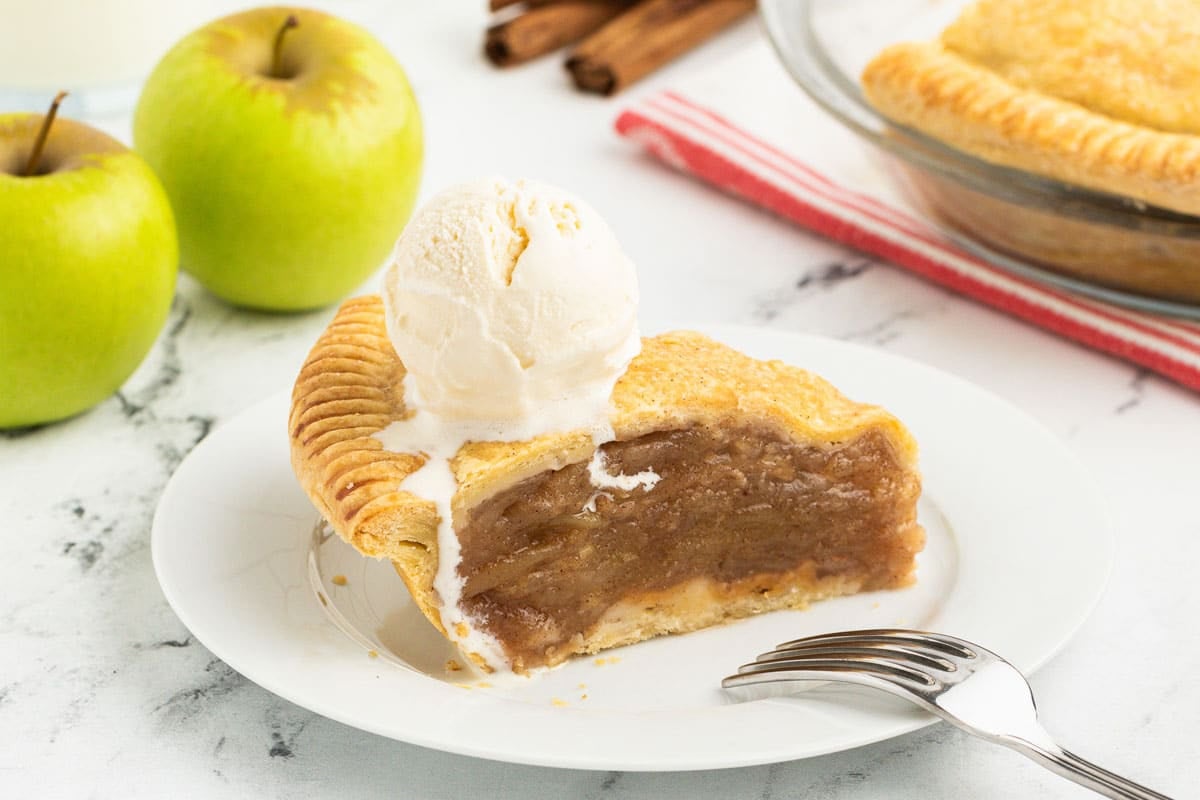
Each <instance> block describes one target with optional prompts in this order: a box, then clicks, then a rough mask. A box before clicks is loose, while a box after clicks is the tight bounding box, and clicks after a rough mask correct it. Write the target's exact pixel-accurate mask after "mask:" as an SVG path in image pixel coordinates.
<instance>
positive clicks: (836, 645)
mask: <svg viewBox="0 0 1200 800" xmlns="http://www.w3.org/2000/svg"><path fill="white" fill-rule="evenodd" d="M780 681H784V682H787V681H838V682H843V683H854V684H859V685H862V686H870V687H873V688H875V689H882V690H883V691H885V692H888V693H890V694H894V695H896V696H898V697H903V698H904V699H906V700H910V701H912V702H913V703H916V704H917V705H919V706H920V707H921V708H924V709H925V710H926V711H931V712H933V713H934V714H936V715H938V716H939V717H941V718H942V719H944V720H946V721H947V722H949V723H951V724H952V725H956V726H957V727H959V728H962V729H963V730H964V731H966V732H967V733H970V734H973V735H975V736H979V737H981V738H983V739H987V740H989V741H992V742H996V743H997V744H1002V745H1004V746H1006V747H1011V748H1012V749H1013V750H1016V751H1017V752H1019V753H1023V754H1024V755H1026V756H1028V757H1030V758H1032V759H1033V760H1034V761H1036V762H1038V763H1039V764H1041V765H1042V766H1045V767H1047V768H1049V769H1051V770H1053V771H1054V772H1056V773H1058V774H1059V775H1062V776H1063V777H1064V778H1068V779H1070V780H1072V781H1075V782H1076V783H1078V784H1080V785H1082V786H1086V787H1087V788H1089V789H1091V790H1093V791H1095V792H1098V793H1099V794H1102V795H1104V796H1105V797H1113V798H1119V799H1120V800H1170V798H1169V797H1167V796H1166V795H1163V794H1159V793H1158V792H1155V791H1151V790H1150V789H1147V788H1146V787H1144V786H1141V785H1139V784H1136V783H1134V782H1133V781H1131V780H1128V779H1127V778H1122V777H1121V776H1120V775H1116V774H1114V773H1112V772H1109V771H1108V770H1106V769H1102V768H1100V767H1098V766H1096V765H1095V764H1093V763H1091V762H1089V761H1085V760H1084V759H1082V758H1080V757H1079V756H1077V755H1075V754H1074V753H1071V752H1068V751H1067V750H1064V749H1062V748H1061V747H1059V746H1058V745H1056V744H1055V743H1054V741H1053V740H1052V739H1051V738H1050V735H1049V734H1048V733H1046V731H1045V729H1043V728H1042V726H1041V724H1040V723H1039V722H1038V717H1037V707H1036V705H1035V704H1034V700H1033V691H1032V690H1031V689H1030V688H1029V683H1028V682H1027V681H1026V680H1025V677H1024V676H1023V675H1022V674H1021V673H1020V671H1018V670H1017V668H1016V667H1014V666H1013V665H1012V664H1010V663H1008V662H1007V661H1005V660H1004V659H1003V658H1001V657H1000V656H998V655H996V654H995V653H993V652H991V651H990V650H985V649H984V648H982V647H980V646H979V645H977V644H972V643H971V642H967V641H964V640H963V639H959V638H956V637H954V636H947V635H945V634H941V633H927V632H925V631H911V630H900V629H895V628H880V629H873V630H861V631H845V632H843V633H830V634H825V635H822V636H810V637H807V638H805V639H796V640H794V641H791V642H785V643H783V644H781V645H779V646H778V647H776V648H775V649H774V650H772V651H771V652H769V653H763V654H762V655H761V656H759V657H758V659H757V660H756V661H754V662H752V663H750V664H745V665H743V666H742V667H740V668H738V673H737V674H736V675H730V676H729V677H728V678H725V679H724V680H723V681H721V685H722V686H724V687H725V688H726V689H733V688H737V687H744V686H749V685H752V684H759V683H774V682H780Z"/></svg>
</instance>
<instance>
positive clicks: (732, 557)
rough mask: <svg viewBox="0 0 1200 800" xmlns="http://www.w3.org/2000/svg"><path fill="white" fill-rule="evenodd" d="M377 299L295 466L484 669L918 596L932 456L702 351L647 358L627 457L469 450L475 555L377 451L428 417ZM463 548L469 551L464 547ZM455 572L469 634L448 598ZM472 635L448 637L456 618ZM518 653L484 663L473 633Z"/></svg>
mask: <svg viewBox="0 0 1200 800" xmlns="http://www.w3.org/2000/svg"><path fill="white" fill-rule="evenodd" d="M404 376H405V367H404V365H403V364H402V363H401V361H400V359H399V357H398V356H397V355H396V352H395V350H394V349H393V345H392V343H391V341H390V340H389V337H388V332H387V330H386V326H385V314H384V308H383V304H382V303H381V301H380V299H379V298H378V297H375V296H368V297H362V298H358V299H355V300H351V301H348V302H347V303H346V304H345V305H343V306H342V308H341V309H340V310H339V311H338V313H337V315H336V317H335V318H334V320H333V321H332V323H331V324H330V325H329V327H328V329H327V330H326V331H325V332H324V334H323V335H322V336H321V338H320V340H319V341H318V342H317V343H316V345H315V347H314V348H313V350H312V352H311V354H310V355H309V357H308V359H307V361H306V363H305V365H304V367H303V369H302V371H301V373H300V376H299V378H298V379H297V382H296V385H295V390H294V392H293V396H292V409H291V417H290V421H289V430H290V435H291V443H292V460H293V464H294V467H295V470H296V473H297V475H298V476H299V479H300V481H301V483H302V484H303V486H304V489H305V490H306V491H307V493H308V495H309V496H310V497H311V498H312V500H313V502H314V504H315V505H316V506H317V508H318V509H319V510H320V511H321V513H322V514H324V516H325V517H326V518H327V520H328V521H329V522H330V523H331V525H332V526H333V527H334V528H335V529H336V530H337V532H338V533H339V534H340V535H341V536H342V537H343V538H345V540H346V541H348V542H350V543H351V544H353V545H354V546H355V547H356V548H357V549H358V550H359V551H361V552H362V553H363V554H365V555H367V556H373V557H378V558H387V559H390V560H391V561H392V563H393V564H394V565H395V568H396V571H397V572H398V573H399V575H400V577H401V578H403V580H404V582H405V583H406V584H407V586H408V588H409V590H410V591H411V593H412V596H413V598H414V599H415V601H416V603H417V604H418V605H419V606H420V608H421V610H422V611H423V612H424V613H425V615H426V616H427V617H428V618H429V621H430V622H432V623H433V624H434V625H435V626H437V627H438V628H439V629H440V630H442V632H443V633H446V634H447V635H449V636H450V638H452V639H454V640H455V641H457V642H458V643H459V646H460V648H463V649H464V651H465V652H466V655H468V656H469V657H471V658H472V659H473V660H475V661H476V662H477V663H479V664H480V665H481V666H483V667H485V668H488V669H492V668H501V669H502V668H505V667H508V668H511V669H514V670H516V671H518V672H527V671H529V670H531V669H534V668H537V667H543V666H550V665H554V664H556V663H559V662H561V661H563V660H564V659H566V658H568V657H570V656H571V655H573V654H580V653H592V652H595V651H598V650H601V649H603V648H608V647H613V646H616V645H622V644H627V643H631V642H636V641H639V640H642V639H647V638H649V637H652V636H657V635H660V634H667V633H679V632H684V631H691V630H695V629H697V628H701V627H705V626H708V625H713V624H715V623H720V622H723V621H727V620H731V619H735V618H739V617H744V616H747V615H751V614H756V613H759V612H764V611H770V610H774V609H783V608H801V607H803V606H805V605H806V604H807V603H809V602H811V601H813V600H818V599H821V598H827V597H833V596H837V595H845V594H851V593H854V592H860V591H865V590H871V589H884V588H893V587H900V586H905V585H907V584H908V583H910V582H911V581H912V580H913V576H914V558H915V555H916V554H917V552H918V551H919V550H920V549H921V547H922V545H923V541H924V533H923V531H922V529H921V528H920V526H919V525H918V523H917V520H916V503H917V498H918V495H919V493H920V478H919V476H918V472H917V469H916V447H915V445H914V442H913V439H912V437H911V436H910V435H909V433H908V432H907V431H906V430H905V428H904V427H903V426H902V425H901V423H900V422H899V421H898V420H897V419H896V418H895V417H893V416H892V415H891V414H889V413H887V412H886V411H884V410H883V409H881V408H878V407H875V406H869V405H863V404H860V403H855V402H852V401H850V400H848V399H847V398H845V397H843V396H842V395H841V394H839V393H838V391H837V390H835V389H834V388H833V387H832V386H831V385H830V384H829V383H827V382H826V381H824V380H822V379H821V378H818V377H816V376H814V375H812V374H810V373H808V372H805V371H803V370H801V369H797V368H795V367H791V366H788V365H785V364H782V363H779V362H763V361H756V360H754V359H751V358H749V357H747V356H745V355H742V354H741V353H738V352H737V351H735V350H732V349H730V348H729V347H726V346H724V345H721V344H718V343H717V342H714V341H712V340H710V339H708V338H706V337H704V336H701V335H699V334H696V333H689V332H677V333H670V334H665V335H661V336H656V337H652V338H646V339H643V340H642V347H641V352H640V354H639V355H637V356H636V357H635V358H634V359H633V361H632V363H631V364H630V365H629V367H628V369H627V370H626V371H625V373H624V374H623V376H622V377H621V378H620V379H619V380H618V381H617V383H616V385H615V388H614V389H613V391H612V395H611V403H610V420H611V424H612V433H613V438H612V440H611V441H608V442H607V443H603V444H601V445H600V446H599V447H597V445H596V444H595V439H594V438H593V437H592V436H591V435H590V434H589V433H588V432H586V431H582V430H581V431H576V432H561V433H549V434H543V435H540V436H536V437H534V438H532V439H529V440H526V441H508V442H482V441H475V442H467V443H466V444H465V445H463V446H462V447H461V449H459V450H458V452H457V455H456V456H455V457H453V458H452V459H451V461H450V468H451V472H452V474H453V478H454V481H455V487H456V488H455V491H454V494H453V498H452V500H451V503H450V508H451V509H452V514H451V516H452V520H451V523H452V528H451V530H452V535H453V537H454V538H453V542H454V544H455V547H456V548H457V550H458V552H457V553H454V554H452V553H447V552H444V551H445V550H446V549H447V548H445V547H444V546H441V545H439V527H438V526H439V518H438V511H437V506H436V505H435V503H433V502H431V501H430V500H429V499H427V498H424V497H421V496H418V495H417V494H414V493H410V492H409V491H406V490H405V488H404V486H403V485H402V484H403V482H404V481H405V479H406V478H407V477H409V476H410V475H412V474H413V473H415V472H416V471H417V470H418V469H419V468H421V467H422V465H423V464H424V462H425V460H426V456H425V455H423V454H422V453H419V452H393V451H391V450H388V449H386V448H385V446H384V444H383V443H382V442H381V441H380V438H379V434H380V432H381V431H384V430H385V429H386V428H388V427H389V425H391V424H392V423H394V422H397V421H399V420H403V419H405V418H406V417H407V416H408V415H409V414H410V409H408V408H407V407H406V404H405V397H404V395H403V393H404V388H403V386H404V381H403V379H404ZM450 549H453V548H450ZM445 557H453V558H456V559H457V564H456V566H455V570H456V573H457V576H458V577H459V578H460V579H461V586H462V589H461V594H460V596H459V597H458V600H457V602H458V605H459V608H458V611H459V612H461V614H460V615H459V616H458V617H454V616H447V615H446V614H445V613H444V612H445V611H446V609H445V608H444V607H443V603H444V598H442V597H439V594H438V592H437V591H436V590H435V586H434V583H435V581H434V579H435V574H436V573H437V571H438V567H439V558H445ZM455 618H458V619H459V620H460V621H459V622H457V623H451V626H452V627H461V628H464V629H461V630H454V631H447V629H446V624H445V622H446V620H448V619H455ZM472 626H473V627H474V628H476V629H478V630H479V631H481V632H482V633H483V634H484V635H486V637H487V638H488V639H489V640H490V641H492V642H494V643H496V644H497V645H498V651H499V656H497V654H496V653H489V652H485V651H484V650H482V649H472V647H471V645H470V644H469V642H470V641H472V640H471V639H470V637H468V636H467V635H466V634H467V633H468V631H466V630H465V628H466V627H472Z"/></svg>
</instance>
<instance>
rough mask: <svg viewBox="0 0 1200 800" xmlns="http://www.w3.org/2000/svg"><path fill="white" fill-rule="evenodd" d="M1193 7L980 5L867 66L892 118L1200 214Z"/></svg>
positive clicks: (955, 142) (1106, 1) (957, 142)
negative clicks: (933, 36) (926, 38)
mask: <svg viewBox="0 0 1200 800" xmlns="http://www.w3.org/2000/svg"><path fill="white" fill-rule="evenodd" d="M1198 38H1200V8H1198V7H1197V6H1196V5H1195V3H1193V2H1190V0H1159V2H1156V3H1152V4H1147V3H1145V2H1142V0H1082V1H1081V0H1005V2H1000V1H999V0H982V2H978V3H976V4H974V5H972V6H970V7H968V8H967V9H966V10H965V11H964V12H963V14H962V16H961V17H959V19H958V20H957V21H956V22H955V23H954V24H953V25H951V26H950V27H949V28H947V29H946V30H945V31H944V32H943V33H942V35H941V37H940V38H939V39H938V40H937V41H934V42H929V43H919V44H918V43H905V44H898V45H893V46H891V47H889V48H887V49H886V50H884V51H883V52H882V53H880V54H879V55H878V56H876V58H875V59H874V60H873V61H871V63H870V64H868V65H867V68H866V70H865V71H864V73H863V77H862V81H863V87H864V90H865V93H866V96H867V99H868V100H869V101H870V102H871V104H872V105H874V106H875V107H876V108H877V109H878V110H879V111H880V112H881V113H882V114H884V115H885V116H887V117H888V118H890V119H892V120H893V121H895V122H897V123H900V124H901V125H905V126H907V127H910V128H914V129H916V130H919V131H922V132H924V133H926V134H928V135H930V136H932V137H934V138H936V139H938V140H940V141H942V142H945V143H946V144H949V145H951V146H952V147H955V148H957V149H959V150H963V151H965V152H968V153H970V154H972V155H975V156H978V157H980V158H983V159H985V160H987V161H991V162H993V163H997V164H1002V165H1005V166H1010V167H1016V168H1018V169H1023V170H1027V171H1029V172H1034V173H1037V174H1040V175H1045V176H1048V177H1051V178H1055V179H1057V180H1060V181H1063V182H1066V183H1071V184H1077V185H1081V186H1086V187H1089V188H1092V189H1097V190H1100V191H1104V192H1109V193H1113V194H1118V195H1123V196H1126V197H1132V198H1135V199H1137V200H1141V201H1143V202H1146V203H1149V204H1151V205H1155V206H1159V207H1161V208H1167V209H1171V210H1174V211H1179V212H1182V213H1187V214H1200V185H1197V181H1196V178H1197V174H1198V173H1200V136H1198V135H1197V134H1200V101H1198V100H1197V99H1196V93H1195V86H1196V85H1197V82H1198V81H1200V49H1198V48H1196V47H1195V44H1194V43H1195V42H1196V41H1197V39H1198Z"/></svg>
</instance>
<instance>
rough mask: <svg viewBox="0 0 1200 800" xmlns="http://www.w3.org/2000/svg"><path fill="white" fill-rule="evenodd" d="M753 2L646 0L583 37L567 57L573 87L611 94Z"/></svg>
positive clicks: (707, 35)
mask: <svg viewBox="0 0 1200 800" xmlns="http://www.w3.org/2000/svg"><path fill="white" fill-rule="evenodd" d="M754 6H755V0H645V2H642V3H638V4H637V5H636V6H634V7H633V8H631V9H630V10H629V11H628V12H626V13H624V14H622V15H621V16H619V17H617V18H616V19H614V20H613V21H612V22H610V23H608V24H607V25H605V26H604V27H603V28H601V29H600V30H598V31H596V32H595V33H593V34H592V35H591V36H589V37H588V38H586V39H584V40H583V42H581V43H580V44H579V47H578V48H576V50H575V52H574V53H573V54H572V55H571V57H570V58H569V59H567V70H569V71H570V73H571V77H572V78H574V80H575V85H576V86H578V87H579V88H580V89H582V90H584V91H587V92H596V93H598V94H604V95H611V94H615V93H616V92H619V91H621V90H622V89H624V88H625V87H627V86H629V85H630V84H632V83H634V82H635V81H637V80H638V79H639V78H642V77H643V76H645V75H646V74H648V73H650V72H653V71H654V70H656V69H658V68H659V67H661V66H662V65H663V64H665V63H667V62H668V61H670V60H672V59H673V58H675V57H677V56H679V55H682V54H683V53H686V52H687V51H688V50H691V49H692V48H694V47H696V46H697V45H699V44H701V43H702V42H704V41H706V40H708V39H709V38H711V37H712V36H714V35H716V34H717V33H719V32H720V31H721V30H722V29H724V28H726V27H728V26H729V25H732V24H733V23H734V22H736V21H737V20H739V19H741V18H742V17H744V16H745V15H746V14H749V13H750V12H751V11H753V10H754Z"/></svg>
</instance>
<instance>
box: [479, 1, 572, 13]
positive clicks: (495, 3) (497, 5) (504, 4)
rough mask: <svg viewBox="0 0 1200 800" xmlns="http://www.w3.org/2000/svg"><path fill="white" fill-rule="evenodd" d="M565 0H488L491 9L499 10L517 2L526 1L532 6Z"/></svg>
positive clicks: (525, 2) (526, 3)
mask: <svg viewBox="0 0 1200 800" xmlns="http://www.w3.org/2000/svg"><path fill="white" fill-rule="evenodd" d="M562 1H563V0H488V10H489V11H499V10H501V9H503V8H508V7H509V6H515V5H516V4H517V3H524V4H525V5H527V6H529V7H530V8H537V7H538V6H548V5H552V4H554V3H561V2H562Z"/></svg>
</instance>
